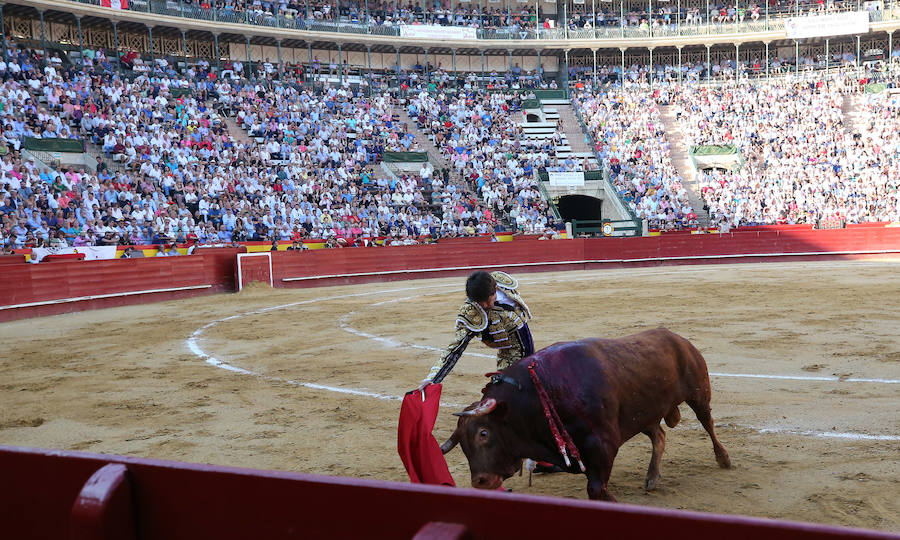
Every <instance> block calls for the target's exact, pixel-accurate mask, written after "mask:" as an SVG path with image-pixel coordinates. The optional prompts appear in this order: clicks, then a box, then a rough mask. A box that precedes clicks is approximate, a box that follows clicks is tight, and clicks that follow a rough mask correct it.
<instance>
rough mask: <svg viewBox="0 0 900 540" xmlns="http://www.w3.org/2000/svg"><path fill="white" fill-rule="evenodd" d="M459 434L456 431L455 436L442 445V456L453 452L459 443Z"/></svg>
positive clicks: (451, 436)
mask: <svg viewBox="0 0 900 540" xmlns="http://www.w3.org/2000/svg"><path fill="white" fill-rule="evenodd" d="M458 433H459V432H458V431H456V430H454V431H453V434H452V435H450V438H449V439H447V440H446V441H445V442H444V444H442V445H441V453H442V454H446V453H447V452H449V451H450V450H453V449H454V448H455V447H456V445H457V443H459V435H457V434H458Z"/></svg>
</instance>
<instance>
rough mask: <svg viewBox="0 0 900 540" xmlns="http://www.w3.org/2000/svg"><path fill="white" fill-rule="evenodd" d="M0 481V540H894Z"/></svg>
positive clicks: (106, 460) (340, 487)
mask: <svg viewBox="0 0 900 540" xmlns="http://www.w3.org/2000/svg"><path fill="white" fill-rule="evenodd" d="M0 477H2V478H3V480H4V481H3V485H2V489H0V538H67V537H69V538H77V539H84V540H88V539H100V538H108V539H129V538H141V539H146V540H155V539H166V540H171V539H179V538H185V539H192V540H193V539H196V538H218V539H224V540H228V539H232V538H265V539H279V538H322V537H332V538H392V539H393V538H413V537H415V538H422V539H425V538H444V539H447V538H510V537H515V538H523V539H524V538H543V539H556V538H582V537H585V536H587V537H603V538H617V539H618V538H653V537H657V536H658V535H660V534H664V535H665V537H666V538H667V539H677V538H690V539H691V540H705V539H716V540H718V539H721V538H728V539H729V540H743V539H746V540H759V539H766V540H787V539H792V540H806V539H809V540H812V539H827V540H835V539H859V538H869V539H876V538H877V539H888V538H892V539H895V540H896V539H898V538H900V536H898V535H893V534H890V533H885V532H878V531H867V530H861V529H847V528H841V527H830V526H824V525H814V524H804V523H793V522H784V521H774V520H766V519H756V518H749V517H742V516H727V515H716V514H703V513H699V512H682V511H675V510H666V509H659V508H647V507H641V506H632V505H626V504H611V503H602V502H594V501H580V500H571V499H562V498H559V499H557V498H550V497H536V496H530V495H516V494H509V493H498V492H496V491H490V492H488V491H476V490H473V489H459V488H449V487H439V486H425V485H413V484H403V483H399V482H384V481H371V480H358V479H351V478H339V477H326V476H314V475H305V474H296V473H286V472H275V471H257V470H252V469H238V468H230V467H215V466H210V465H195V464H189V463H176V462H167V461H158V460H150V459H140V458H131V457H123V456H105V455H100V454H87V453H75V452H72V453H69V452H60V451H52V450H36V449H26V448H13V447H3V446H0ZM417 533H418V534H417Z"/></svg>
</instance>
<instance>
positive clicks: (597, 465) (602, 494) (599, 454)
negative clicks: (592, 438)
mask: <svg viewBox="0 0 900 540" xmlns="http://www.w3.org/2000/svg"><path fill="white" fill-rule="evenodd" d="M616 452H617V448H615V447H613V446H611V445H608V444H603V443H598V444H597V445H596V446H593V445H592V446H587V447H586V448H585V449H584V450H583V451H582V458H584V462H585V467H586V468H587V473H586V474H587V477H588V485H587V492H588V497H589V498H590V499H592V500H601V501H609V502H616V498H615V497H613V496H612V494H611V493H610V492H609V475H610V473H611V472H612V466H613V461H614V460H615V459H616Z"/></svg>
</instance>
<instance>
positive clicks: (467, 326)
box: [428, 272, 531, 383]
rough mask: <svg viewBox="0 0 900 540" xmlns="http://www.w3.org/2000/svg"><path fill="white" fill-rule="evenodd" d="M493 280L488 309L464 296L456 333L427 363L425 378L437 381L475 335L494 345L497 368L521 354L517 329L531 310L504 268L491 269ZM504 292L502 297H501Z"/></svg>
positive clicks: (511, 361) (521, 348)
mask: <svg viewBox="0 0 900 540" xmlns="http://www.w3.org/2000/svg"><path fill="white" fill-rule="evenodd" d="M491 276H492V277H493V278H494V280H495V281H496V282H497V300H496V302H495V303H494V307H493V308H491V309H490V310H488V311H485V310H484V308H482V307H481V306H479V305H478V304H477V303H476V302H474V301H473V300H469V299H467V300H466V301H465V303H463V305H462V307H460V308H459V314H458V315H457V317H456V337H455V339H454V340H453V343H451V344H450V346H449V347H447V349H446V351H444V354H442V355H441V358H440V359H439V360H438V361H437V362H436V363H435V364H434V366H432V367H431V371H430V372H429V373H428V379H430V380H431V382H433V383H439V382H441V381H442V380H443V379H444V377H446V376H447V374H448V373H450V370H452V369H453V366H455V365H456V362H457V360H459V357H460V356H462V354H463V351H465V350H466V347H467V346H468V345H469V341H471V340H472V338H474V337H475V336H477V335H480V336H481V341H482V343H484V344H485V345H487V346H488V347H491V348H493V349H497V369H498V370H500V369H503V368H506V367H508V366H510V365H511V364H513V363H515V362H516V361H518V360H520V359H522V357H524V356H525V354H524V353H525V347H524V346H523V344H522V342H521V340H520V339H519V334H518V332H517V330H519V329H520V328H522V327H523V326H524V325H525V324H526V323H527V322H528V321H529V320H531V310H529V309H528V306H527V305H526V304H525V301H524V300H522V297H521V296H520V295H519V292H518V286H519V282H518V281H516V279H515V278H513V277H512V276H510V275H508V274H506V273H504V272H491ZM503 296H505V297H506V298H503Z"/></svg>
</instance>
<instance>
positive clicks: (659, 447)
mask: <svg viewBox="0 0 900 540" xmlns="http://www.w3.org/2000/svg"><path fill="white" fill-rule="evenodd" d="M644 435H646V436H648V437H650V442H651V443H653V454H652V455H651V456H650V467H649V468H648V469H647V482H646V483H645V484H644V487H645V488H646V489H647V491H652V490H653V489H655V488H656V484H657V482H659V462H660V461H661V460H662V455H663V452H665V451H666V432H665V431H663V428H662V426H660V425H659V424H656V425H655V426H654V427H652V428H650V429H648V430H647V431H645V432H644Z"/></svg>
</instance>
